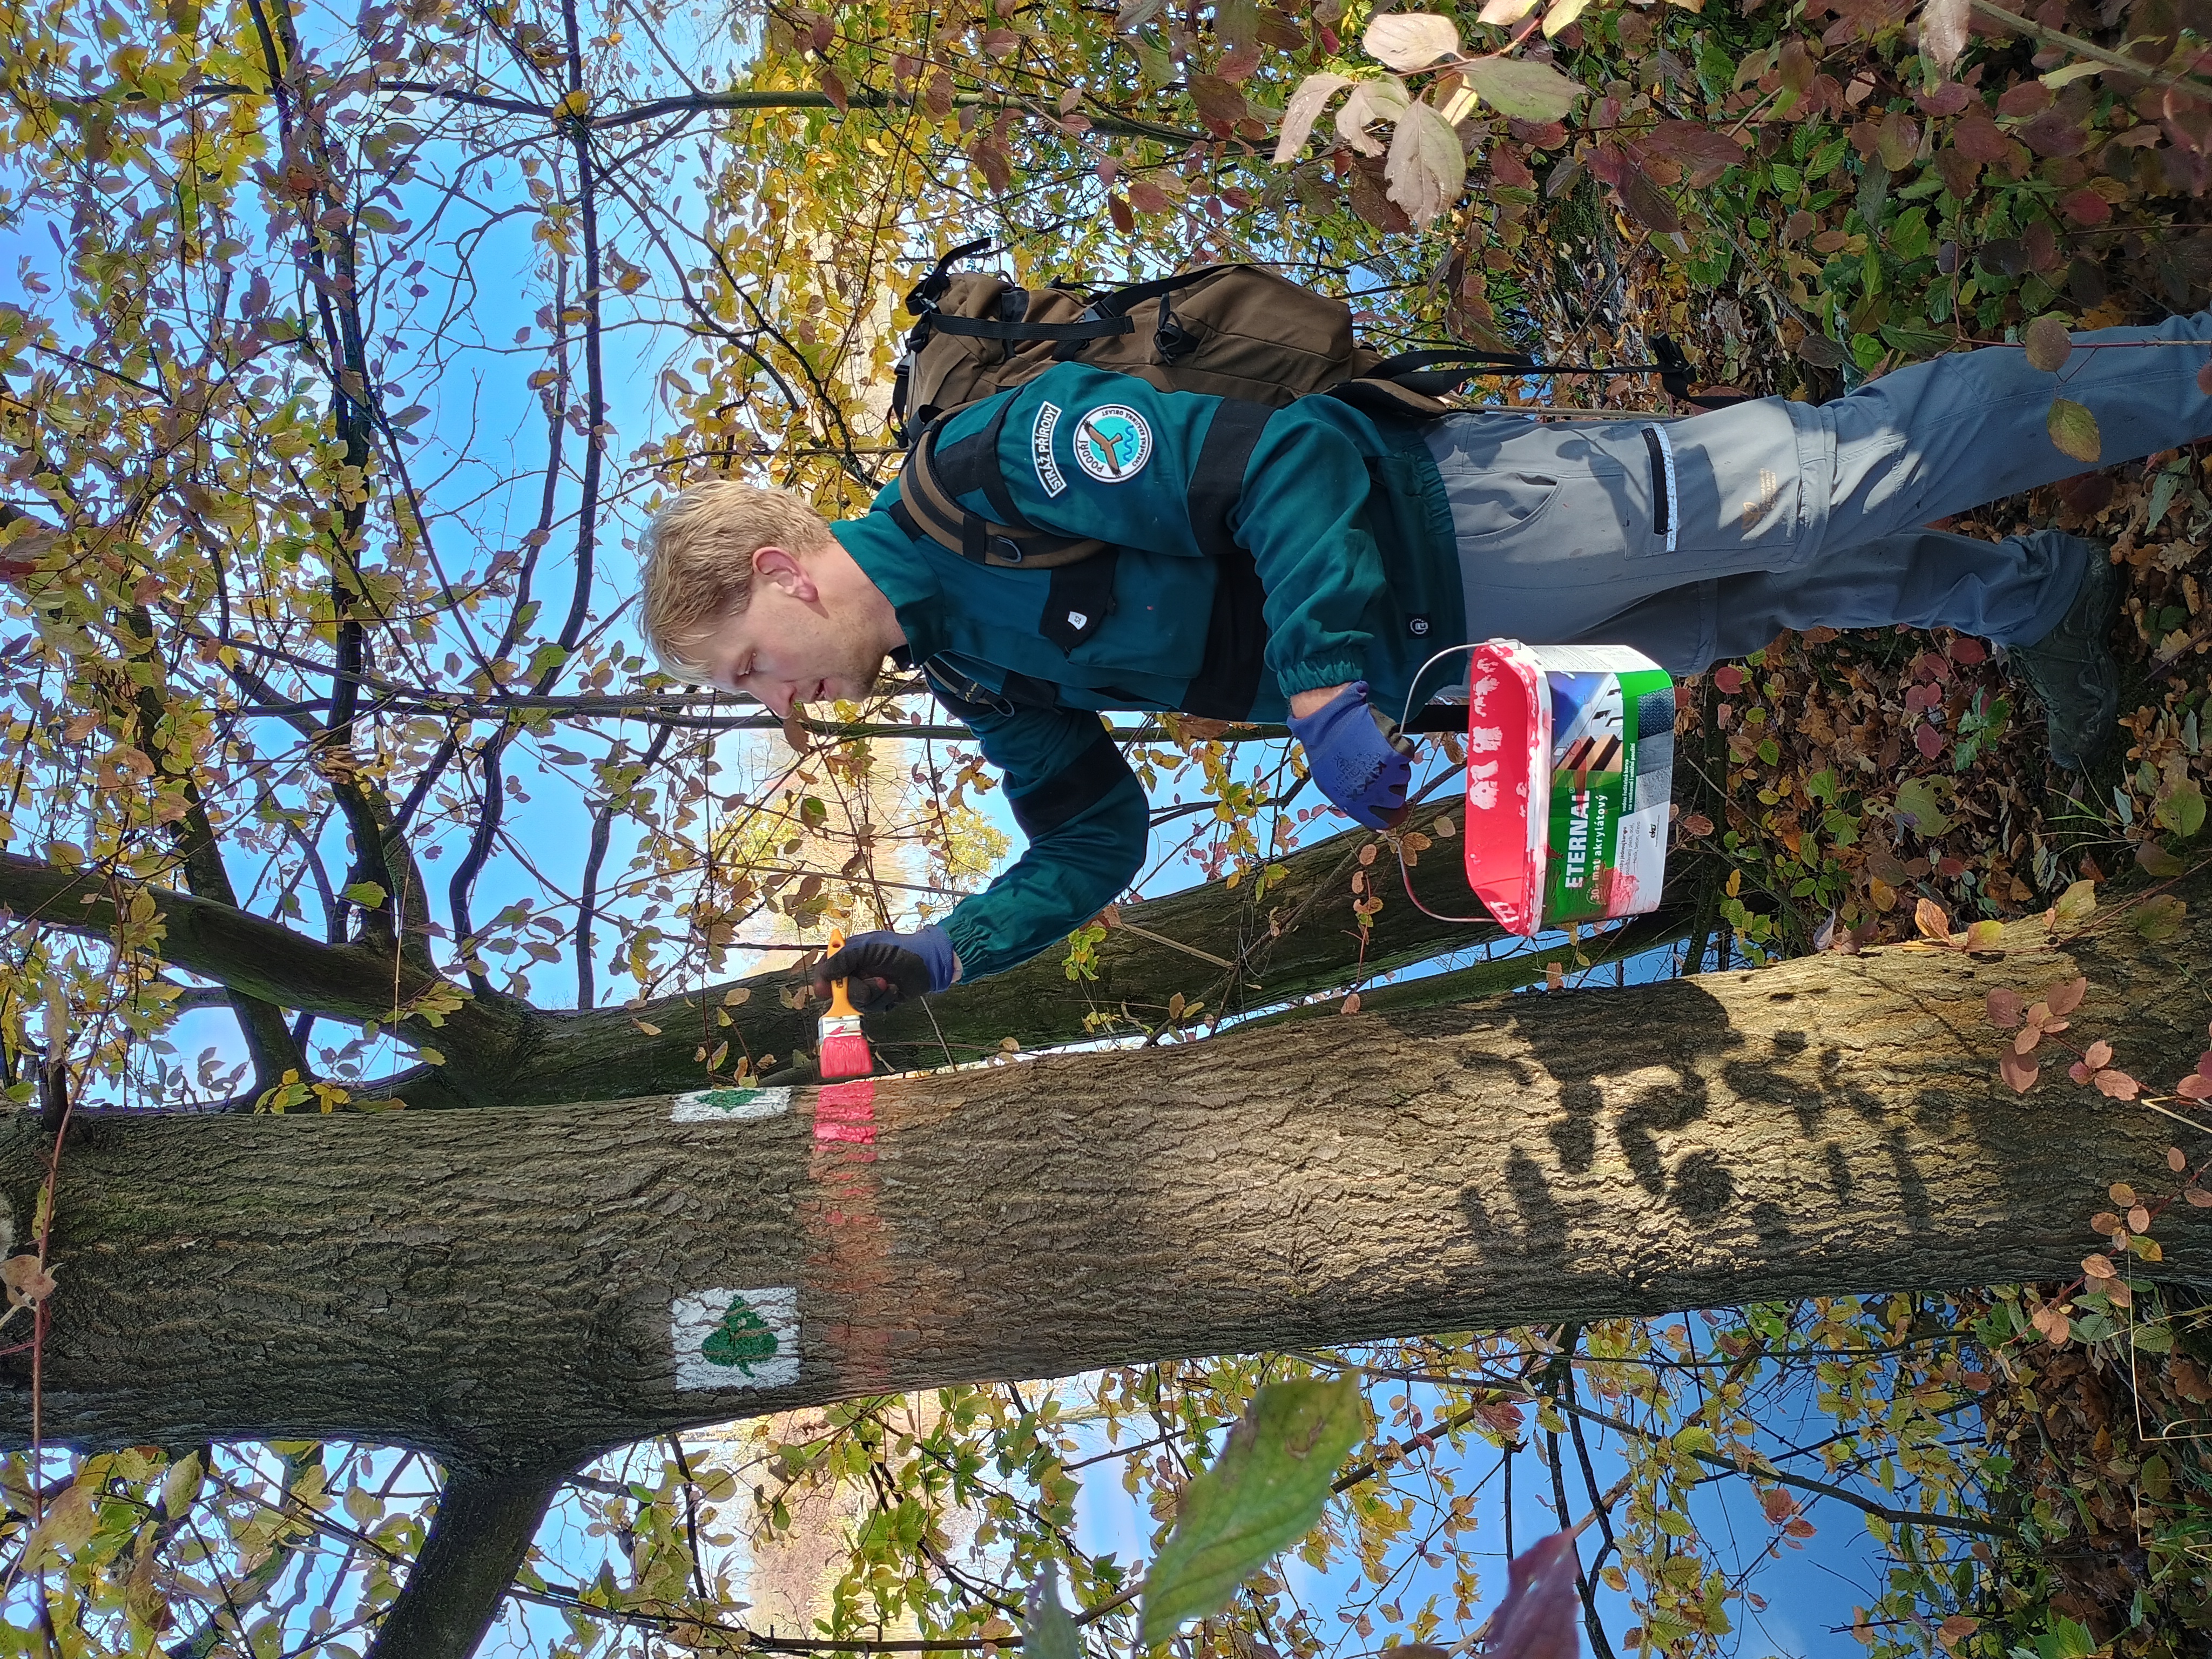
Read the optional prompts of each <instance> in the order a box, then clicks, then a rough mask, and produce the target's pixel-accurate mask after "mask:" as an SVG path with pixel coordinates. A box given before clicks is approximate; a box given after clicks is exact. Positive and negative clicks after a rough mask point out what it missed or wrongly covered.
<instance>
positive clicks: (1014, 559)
mask: <svg viewBox="0 0 2212 1659" xmlns="http://www.w3.org/2000/svg"><path fill="white" fill-rule="evenodd" d="M991 540H992V542H993V543H994V544H995V549H996V551H997V553H998V556H1000V558H1002V559H1004V560H1005V561H1006V562H1007V563H1008V564H1019V563H1020V562H1022V561H1023V560H1024V559H1025V558H1027V557H1028V556H1029V550H1028V549H1027V548H1025V547H1024V546H1023V545H1022V544H1020V543H1019V542H1018V541H1016V540H1015V539H1014V538H1012V536H994V537H992V538H991Z"/></svg>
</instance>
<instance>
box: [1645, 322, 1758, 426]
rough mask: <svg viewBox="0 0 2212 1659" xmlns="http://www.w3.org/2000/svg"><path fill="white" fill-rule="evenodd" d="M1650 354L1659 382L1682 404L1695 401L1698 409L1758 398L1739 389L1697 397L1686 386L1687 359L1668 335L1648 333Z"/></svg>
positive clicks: (1721, 406)
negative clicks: (1652, 357) (1650, 335)
mask: <svg viewBox="0 0 2212 1659" xmlns="http://www.w3.org/2000/svg"><path fill="white" fill-rule="evenodd" d="M1651 354H1652V356H1655V357H1656V358H1658V360H1659V362H1658V369H1659V384H1660V385H1661V386H1665V387H1666V388H1667V395H1668V396H1669V397H1671V398H1680V399H1681V400H1682V401H1683V402H1684V403H1686V404H1696V405H1697V406H1698V407H1699V409H1726V408H1728V407H1729V406H1730V405H1731V404H1748V403H1755V402H1756V401H1758V400H1757V399H1756V398H1747V397H1745V396H1744V395H1743V394H1741V392H1723V393H1721V394H1719V395H1718V396H1717V397H1711V398H1701V397H1699V395H1698V394H1697V393H1696V392H1692V391H1691V390H1690V360H1689V359H1688V358H1687V357H1686V356H1683V355H1682V348H1681V347H1680V346H1679V345H1676V344H1675V343H1674V338H1673V337H1672V336H1671V335H1666V334H1655V335H1653V336H1652V337H1651Z"/></svg>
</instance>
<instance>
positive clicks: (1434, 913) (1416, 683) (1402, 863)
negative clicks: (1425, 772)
mask: <svg viewBox="0 0 2212 1659" xmlns="http://www.w3.org/2000/svg"><path fill="white" fill-rule="evenodd" d="M1474 649H1476V646H1475V645H1474V644H1468V645H1448V646H1446V647H1444V648H1443V650H1441V651H1439V652H1437V653H1436V654H1435V655H1434V656H1432V657H1431V658H1430V659H1428V660H1427V661H1426V662H1425V663H1423V664H1422V665H1420V667H1419V668H1418V669H1416V670H1415V671H1414V672H1413V678H1412V679H1410V680H1408V681H1407V683H1406V706H1405V708H1404V709H1403V710H1401V714H1400V716H1399V720H1398V727H1399V730H1401V731H1403V730H1405V729H1406V728H1407V727H1408V726H1411V725H1412V724H1413V694H1414V693H1415V692H1416V691H1418V690H1420V689H1421V681H1422V679H1423V678H1424V677H1425V676H1426V675H1427V673H1428V671H1429V670H1431V668H1434V667H1435V666H1436V665H1437V664H1438V663H1440V662H1442V661H1443V659H1445V658H1446V657H1449V656H1451V655H1453V654H1455V653H1458V652H1462V651H1468V652H1472V651H1474ZM1408 810H1409V811H1410V808H1409V809H1408ZM1460 818H1461V823H1462V829H1461V833H1462V834H1465V833H1466V830H1465V823H1466V818H1467V814H1466V812H1465V811H1463V810H1462V812H1461V813H1460ZM1400 822H1401V823H1403V822H1404V820H1403V819H1401V820H1400ZM1393 850H1394V851H1395V852H1396V854H1398V880H1399V883H1400V884H1401V885H1402V886H1403V887H1404V888H1405V890H1406V896H1407V898H1408V899H1410V900H1412V902H1413V908H1415V909H1416V910H1419V912H1420V913H1421V914H1422V915H1425V916H1426V917H1428V918H1429V919H1430V920H1431V921H1454V922H1480V921H1496V920H1497V918H1496V917H1494V916H1492V915H1491V914H1490V913H1489V912H1488V911H1487V910H1486V911H1484V912H1483V913H1482V914H1481V915H1479V916H1448V915H1444V914H1443V911H1441V910H1431V909H1430V908H1429V907H1428V906H1427V905H1425V904H1424V903H1422V902H1421V901H1420V899H1419V897H1418V896H1416V895H1415V894H1414V892H1413V875H1412V873H1411V872H1409V871H1408V870H1407V868H1406V849H1405V848H1404V846H1403V845H1402V844H1401V845H1397V846H1395V847H1394V848H1393Z"/></svg>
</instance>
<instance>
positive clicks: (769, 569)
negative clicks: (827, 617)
mask: <svg viewBox="0 0 2212 1659" xmlns="http://www.w3.org/2000/svg"><path fill="white" fill-rule="evenodd" d="M753 579H754V580H756V581H765V582H769V583H771V584H773V585H774V586H776V587H778V588H780V589H781V590H782V591H783V592H785V593H787V594H788V595H790V596H791V597H792V598H793V599H797V600H798V601H799V603H800V604H801V605H811V604H813V603H814V601H815V600H816V599H817V598H819V597H820V594H819V591H818V590H817V588H816V587H815V585H814V574H813V572H811V571H810V570H809V569H807V568H806V565H805V561H804V560H802V559H800V558H799V556H798V555H797V554H795V553H793V552H792V551H791V550H789V549H787V548H781V547H777V546H775V545H773V544H771V545H769V546H767V547H763V548H757V549H755V550H754V552H753Z"/></svg>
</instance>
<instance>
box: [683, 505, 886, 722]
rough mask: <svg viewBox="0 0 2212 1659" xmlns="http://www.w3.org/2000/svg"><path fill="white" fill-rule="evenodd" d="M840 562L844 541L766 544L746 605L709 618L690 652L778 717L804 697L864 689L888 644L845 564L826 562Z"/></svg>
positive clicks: (726, 685)
mask: <svg viewBox="0 0 2212 1659" xmlns="http://www.w3.org/2000/svg"><path fill="white" fill-rule="evenodd" d="M840 562H849V559H848V558H847V556H845V555H844V553H843V550H842V549H838V550H836V554H835V556H827V555H809V556H794V555H793V554H791V553H788V552H786V551H785V550H783V549H781V548H778V547H763V548H762V549H761V550H759V552H757V553H756V554H754V556H753V583H752V597H751V599H750V600H749V601H748V602H747V603H746V605H745V607H744V609H743V610H742V611H728V612H726V613H725V614H724V615H723V616H722V617H720V618H719V619H718V620H717V621H715V622H714V623H712V624H710V625H709V626H708V629H707V631H706V632H705V633H704V634H703V635H702V636H701V637H700V639H699V640H698V641H697V642H696V644H695V645H694V646H693V647H692V648H691V650H690V652H689V653H687V654H690V655H691V656H692V657H693V659H695V660H696V661H697V662H698V663H700V664H701V665H702V666H703V667H704V668H705V669H706V670H707V673H708V679H709V680H710V681H711V683H712V684H715V685H717V686H720V688H721V689H722V690H726V691H740V692H743V693H744V694H745V695H746V696H750V697H757V698H758V699H759V700H760V701H761V702H763V703H765V704H766V705H767V706H768V707H769V709H771V710H772V711H774V713H775V714H776V715H777V716H778V717H779V718H782V717H785V716H787V715H789V714H790V713H791V711H792V708H793V706H794V705H795V704H799V703H804V702H823V701H824V700H826V699H830V698H844V699H850V700H854V701H857V700H858V699H860V698H861V697H864V696H866V695H867V694H868V692H869V690H870V689H871V688H872V687H873V686H874V684H875V683H876V679H877V678H878V675H880V674H881V673H882V671H883V665H884V647H883V645H882V643H881V641H880V640H879V639H878V637H877V636H876V634H875V632H874V630H873V629H872V628H871V627H870V626H869V619H868V617H866V615H865V613H864V607H862V606H861V605H858V604H856V603H854V602H853V596H852V595H850V594H848V593H846V592H844V591H843V590H844V587H845V586H846V584H843V583H841V582H840V581H839V580H837V578H838V576H839V574H841V572H840V570H838V569H836V568H828V567H830V566H832V565H836V564H838V563H840ZM855 574H857V572H856V573H855ZM861 580H866V579H865V578H862V579H861ZM871 592H872V590H871Z"/></svg>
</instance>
